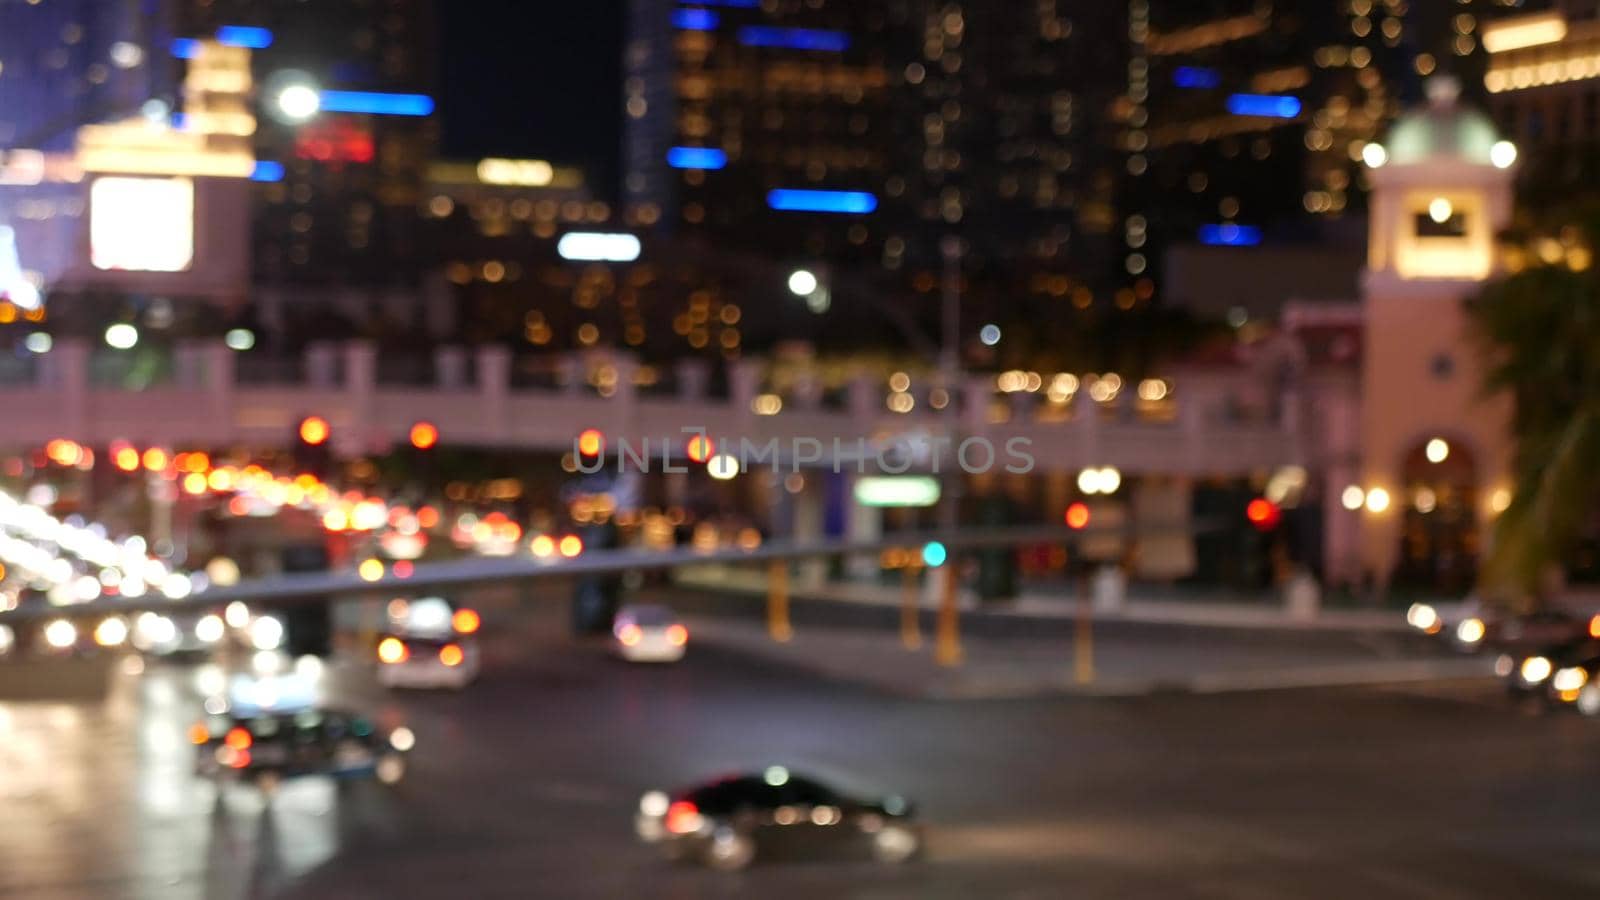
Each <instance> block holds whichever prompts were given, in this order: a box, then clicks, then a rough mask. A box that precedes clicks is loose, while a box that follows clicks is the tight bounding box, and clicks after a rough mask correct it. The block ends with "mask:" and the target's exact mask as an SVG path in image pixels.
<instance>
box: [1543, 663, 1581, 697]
mask: <svg viewBox="0 0 1600 900" xmlns="http://www.w3.org/2000/svg"><path fill="white" fill-rule="evenodd" d="M1588 681H1589V673H1588V672H1585V671H1584V670H1583V669H1581V668H1578V667H1577V666H1569V667H1568V668H1565V669H1562V670H1561V671H1559V672H1557V673H1556V674H1555V677H1554V678H1552V679H1550V686H1551V687H1553V688H1555V689H1556V690H1558V691H1561V692H1562V693H1566V692H1567V691H1575V690H1577V689H1578V688H1581V687H1583V686H1584V685H1585V684H1587V683H1588Z"/></svg>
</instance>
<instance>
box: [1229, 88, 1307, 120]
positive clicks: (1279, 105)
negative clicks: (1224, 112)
mask: <svg viewBox="0 0 1600 900" xmlns="http://www.w3.org/2000/svg"><path fill="white" fill-rule="evenodd" d="M1228 112H1231V113H1233V114H1234V115H1236V116H1268V117H1270V118H1274V119H1292V118H1294V117H1295V116H1298V115H1300V98H1299V97H1290V96H1288V95H1285V94H1233V95H1230V96H1229V97H1228Z"/></svg>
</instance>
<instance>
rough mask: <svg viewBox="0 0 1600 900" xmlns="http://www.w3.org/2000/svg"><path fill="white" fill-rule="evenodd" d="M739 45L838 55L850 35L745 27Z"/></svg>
mask: <svg viewBox="0 0 1600 900" xmlns="http://www.w3.org/2000/svg"><path fill="white" fill-rule="evenodd" d="M739 43H741V44H744V45H745V46H746V47H785V48H788V49H790V50H822V51H824V52H828V53H838V52H840V51H842V50H844V49H845V48H847V47H849V46H850V35H848V34H845V33H844V32H842V31H821V30H819V29H816V28H774V27H772V26H770V25H746V26H745V27H743V28H741V29H739Z"/></svg>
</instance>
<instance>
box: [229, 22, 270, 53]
mask: <svg viewBox="0 0 1600 900" xmlns="http://www.w3.org/2000/svg"><path fill="white" fill-rule="evenodd" d="M217 42H218V43H220V44H225V45H227V46H229V47H249V48H250V49H251V50H264V49H266V48H268V47H271V46H272V32H270V31H268V30H267V29H265V28H254V27H251V26H249V25H224V26H222V27H221V28H218V29H217Z"/></svg>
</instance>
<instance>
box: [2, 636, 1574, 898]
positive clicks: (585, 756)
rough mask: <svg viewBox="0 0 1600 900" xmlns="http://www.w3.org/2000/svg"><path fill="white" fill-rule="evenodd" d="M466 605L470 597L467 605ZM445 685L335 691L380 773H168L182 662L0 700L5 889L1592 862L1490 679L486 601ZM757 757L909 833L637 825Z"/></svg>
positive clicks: (786, 879) (1565, 742)
mask: <svg viewBox="0 0 1600 900" xmlns="http://www.w3.org/2000/svg"><path fill="white" fill-rule="evenodd" d="M489 624H490V626H491V628H493V626H494V625H495V622H494V621H493V620H492V619H491V620H490V622H489ZM494 630H495V633H494V634H492V635H491V637H490V641H489V648H488V649H489V651H490V653H489V662H488V665H487V668H486V671H485V675H484V678H483V680H482V681H481V682H480V683H479V684H477V685H475V686H473V687H472V688H470V689H468V690H467V691H465V692H463V693H461V694H424V693H410V694H386V693H383V692H381V691H379V690H377V689H375V688H374V687H373V686H372V685H371V684H370V681H369V680H368V679H367V678H366V675H365V673H364V672H363V671H362V670H361V669H360V668H359V667H343V666H335V667H333V668H331V669H330V670H329V672H328V673H327V679H328V683H329V686H330V692H331V693H333V694H334V695H336V696H339V697H342V698H343V699H345V700H347V701H348V702H352V703H356V704H359V705H362V706H364V707H366V708H368V709H370V710H371V711H373V712H374V713H375V714H376V715H378V716H379V717H380V718H382V719H384V720H385V721H395V722H398V721H404V722H406V723H407V724H409V725H410V727H411V728H412V729H413V730H414V731H415V732H416V734H417V736H418V746H417V749H416V751H415V752H414V753H413V754H412V771H411V773H410V776H409V778H408V780H407V781H406V782H405V783H404V784H402V785H401V786H400V787H399V788H398V789H395V790H392V791H391V790H388V789H384V788H380V787H378V786H376V785H363V786H358V788H357V789H355V790H352V791H348V792H344V793H341V792H338V791H335V790H334V789H333V788H332V787H330V786H329V785H327V784H324V783H321V782H319V781H316V780H308V781H302V782H293V783H290V784H288V785H286V786H285V787H284V788H283V789H282V790H281V791H280V792H279V793H278V794H277V795H276V796H275V797H274V798H272V800H271V802H270V804H268V803H264V802H263V801H262V799H261V797H260V796H259V795H258V794H257V793H256V792H255V791H254V790H252V789H249V788H231V789H228V790H226V791H223V792H220V794H219V792H218V791H217V790H216V789H215V788H213V787H212V786H211V785H209V784H205V783H202V782H198V781H196V780H194V779H193V778H192V776H191V775H190V774H189V762H190V755H189V754H190V750H189V748H188V747H187V746H185V745H184V743H183V733H182V730H183V728H184V727H185V726H186V725H187V724H188V722H190V721H191V720H192V718H191V717H192V715H193V710H194V704H195V700H194V698H193V696H192V692H191V691H190V689H189V683H190V681H191V680H192V672H190V671H188V670H183V669H176V668H164V667H156V668H152V669H151V670H150V671H148V672H146V673H145V674H144V675H142V676H139V677H137V678H135V677H127V678H124V679H123V680H122V681H121V683H120V684H119V686H118V689H117V691H116V692H115V694H114V696H113V698H112V700H110V701H109V702H107V703H105V704H41V703H13V704H0V895H5V896H12V895H15V896H25V897H49V898H81V897H98V896H106V897H136V898H145V897H148V898H163V900H165V898H185V897H205V898H228V897H248V896H284V897H337V898H358V897H385V898H391V897H411V896H424V897H473V898H482V897H561V898H583V897H597V898H598V897H605V898H614V897H668V898H677V897H682V898H699V897H723V896H728V897H732V896H747V895H748V896H761V897H802V896H803V897H816V896H819V895H820V896H832V897H870V898H889V897H907V898H910V897H916V898H925V897H978V896H981V897H1063V896H1070V897H1111V896H1115V897H1163V898H1168V897H1228V898H1236V897H1243V898H1253V897H1261V898H1282V897H1329V898H1340V900H1347V898H1350V897H1363V898H1378V897H1416V898H1434V897H1475V896H1484V897H1491V896H1492V897H1508V896H1594V895H1596V893H1597V892H1600V852H1597V851H1600V831H1597V830H1596V829H1595V828H1594V826H1593V823H1594V816H1595V812H1596V810H1595V807H1596V803H1597V800H1600V790H1597V788H1600V771H1597V766H1596V763H1595V760H1596V759H1597V758H1600V722H1591V721H1587V720H1581V719H1579V718H1577V717H1575V716H1567V715H1534V714H1531V713H1530V712H1528V711H1525V710H1518V709H1513V708H1510V707H1508V706H1507V705H1506V704H1505V703H1504V702H1503V698H1501V697H1500V696H1499V695H1498V694H1497V692H1496V691H1495V690H1494V688H1493V687H1492V686H1488V685H1471V684H1469V685H1460V684H1442V685H1438V686H1429V685H1421V686H1417V685H1413V686H1408V687H1405V688H1383V687H1367V688H1351V689H1341V690H1320V691H1270V692H1261V693H1242V694H1229V695H1219V696H1187V695H1154V696H1149V697H1141V698H1121V699H1085V698H1052V699H1033V700H1007V701H982V702H961V701H930V700H918V699H909V698H905V697H902V696H895V695H890V694H886V693H878V692H874V691H873V690H871V689H869V688H864V687H861V686H859V685H854V684H850V683H845V682H839V681H828V680H821V679H818V678H816V677H814V676H811V675H807V674H804V673H802V672H798V671H796V670H792V669H784V668H776V667H774V666H773V665H772V664H771V663H768V662H764V661H762V660H760V659H759V658H756V657H750V656H743V655H739V654H738V653H736V652H730V651H723V650H717V649H714V648H710V647H704V646H700V647H692V648H691V652H690V655H689V657H688V659H686V660H685V661H684V662H683V663H682V664H680V665H677V666H672V667H665V668H647V667H631V666H628V665H625V664H622V663H620V662H615V661H613V660H611V659H609V658H607V657H606V656H605V654H604V653H603V652H602V650H601V649H600V648H599V647H594V646H582V645H574V644H573V643H571V642H570V641H567V640H566V639H564V638H563V637H561V636H559V634H558V633H556V632H554V631H553V629H551V628H548V627H546V624H545V623H542V622H535V623H530V624H525V625H518V626H515V627H514V628H510V629H506V628H502V629H494ZM771 763H782V764H785V765H787V766H789V767H790V768H791V769H793V770H796V771H807V772H812V773H816V774H819V775H822V776H824V777H831V778H836V779H838V780H840V781H842V782H843V783H844V784H845V785H846V786H860V787H863V788H882V789H889V790H893V791H896V792H899V793H903V794H906V795H907V796H910V797H912V798H913V799H914V800H915V801H916V802H917V803H918V805H919V807H920V808H921V810H922V811H923V814H924V818H925V820H926V821H927V822H928V824H929V845H928V852H927V854H926V858H925V859H923V860H922V861H920V862H916V863H912V864H909V865H905V866H899V867H891V866H881V865H877V864H874V863H871V862H867V861H845V862H837V861H834V860H832V859H815V858H807V857H806V856H805V855H804V854H789V855H786V856H784V857H783V858H780V859H758V862H757V864H756V866H755V867H754V868H753V869H751V870H750V871H748V872H745V873H742V874H737V875H724V874H717V873H712V872H708V871H703V870H699V869H696V868H691V867H686V866H680V865H674V864H669V863H667V862H664V861H662V860H659V859H658V858H656V856H655V854H654V853H653V852H652V851H651V850H650V849H648V848H646V847H643V846H641V845H639V844H637V843H636V842H635V840H634V837H633V835H632V829H631V816H632V812H633V809H634V808H635V805H636V803H637V800H638V797H639V795H640V793H642V792H643V791H645V790H647V789H649V788H652V787H670V786H674V785H680V784H683V783H686V782H691V781H694V780H696V779H698V778H701V777H703V776H706V775H709V774H713V773H717V772H721V771H725V770H730V769H751V768H760V767H763V766H765V765H768V764H771Z"/></svg>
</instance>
